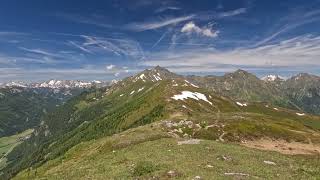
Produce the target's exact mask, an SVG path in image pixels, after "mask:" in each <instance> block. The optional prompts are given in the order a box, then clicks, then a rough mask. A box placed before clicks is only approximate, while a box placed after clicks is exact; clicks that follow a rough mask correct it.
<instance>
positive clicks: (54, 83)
mask: <svg viewBox="0 0 320 180" xmlns="http://www.w3.org/2000/svg"><path fill="white" fill-rule="evenodd" d="M106 85H108V83H107V82H102V81H97V80H94V81H80V80H54V79H52V80H49V81H44V82H39V83H29V84H28V83H23V82H9V83H4V84H2V85H1V86H0V87H21V88H50V89H62V88H64V89H72V88H90V87H92V86H98V87H103V86H106Z"/></svg>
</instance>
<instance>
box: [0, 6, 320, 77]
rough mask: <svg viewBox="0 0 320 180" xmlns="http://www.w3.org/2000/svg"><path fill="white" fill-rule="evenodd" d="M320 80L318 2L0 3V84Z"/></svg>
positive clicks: (319, 13) (319, 16)
mask: <svg viewBox="0 0 320 180" xmlns="http://www.w3.org/2000/svg"><path fill="white" fill-rule="evenodd" d="M157 65H160V66H162V67H165V68H168V69H169V70H171V71H173V72H176V73H179V74H197V75H208V74H215V75H219V74H224V73H226V72H232V71H235V70H237V69H244V70H247V71H249V72H252V73H255V74H256V75H258V76H264V75H267V74H279V75H281V76H284V77H289V76H292V75H294V74H297V73H300V72H306V73H312V74H316V75H320V1H319V0H308V1H306V0H268V1H264V0H237V1H235V0H188V1H186V0H108V1H105V0H104V1H103V0H95V1H85V0H77V1H71V0H51V1H43V0H28V1H21V0H2V1H1V5H0V82H7V81H43V80H48V79H79V80H112V79H120V78H123V77H126V76H129V75H132V74H134V73H137V72H139V71H142V70H144V69H146V68H151V67H153V66H157Z"/></svg>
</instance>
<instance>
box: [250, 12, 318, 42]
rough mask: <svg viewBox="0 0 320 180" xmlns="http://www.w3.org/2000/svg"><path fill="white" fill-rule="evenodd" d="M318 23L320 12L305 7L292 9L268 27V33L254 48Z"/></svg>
mask: <svg viewBox="0 0 320 180" xmlns="http://www.w3.org/2000/svg"><path fill="white" fill-rule="evenodd" d="M315 22H320V10H319V9H311V10H307V9H306V7H300V8H298V9H294V10H293V12H291V13H290V14H288V15H286V16H284V17H281V18H279V20H278V22H277V23H274V24H275V25H274V27H270V30H269V33H267V36H266V37H264V38H263V39H262V40H260V41H258V42H256V43H255V44H254V46H255V47H258V46H260V45H263V44H266V43H268V42H270V41H272V40H274V39H276V38H277V37H279V36H280V35H282V34H284V33H286V32H290V31H293V30H295V29H297V28H299V27H302V26H304V25H308V24H311V23H315Z"/></svg>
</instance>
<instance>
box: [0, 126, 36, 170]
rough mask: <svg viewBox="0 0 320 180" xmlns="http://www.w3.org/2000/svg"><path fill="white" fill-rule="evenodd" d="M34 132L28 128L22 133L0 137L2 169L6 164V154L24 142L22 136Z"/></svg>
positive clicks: (0, 167)
mask: <svg viewBox="0 0 320 180" xmlns="http://www.w3.org/2000/svg"><path fill="white" fill-rule="evenodd" d="M32 132H33V130H32V129H28V130H26V131H24V132H22V133H20V134H16V135H12V136H8V137H2V138H0V154H1V156H0V157H1V158H0V169H2V168H3V167H4V166H5V164H6V155H7V154H8V153H10V152H11V151H12V150H13V148H14V147H16V146H17V145H19V144H20V143H21V142H22V140H21V138H24V137H26V136H28V135H30V134H31V133H32Z"/></svg>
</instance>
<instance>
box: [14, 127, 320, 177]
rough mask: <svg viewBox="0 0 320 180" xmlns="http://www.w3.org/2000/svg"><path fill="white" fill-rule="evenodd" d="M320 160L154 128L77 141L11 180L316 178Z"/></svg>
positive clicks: (136, 129)
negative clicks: (176, 134) (185, 135)
mask: <svg viewBox="0 0 320 180" xmlns="http://www.w3.org/2000/svg"><path fill="white" fill-rule="evenodd" d="M319 165H320V156H319V153H317V152H315V153H313V154H312V155H285V154H281V153H279V152H273V151H263V150H258V149H253V148H249V147H244V146H241V145H238V144H233V143H223V142H218V141H213V140H197V139H188V138H186V139H182V138H178V137H176V138H175V137H172V136H169V135H168V133H167V132H165V131H164V129H163V128H161V126H159V125H158V124H151V125H147V126H143V127H138V128H135V129H131V130H128V131H125V132H123V133H120V134H116V135H114V136H111V137H104V138H101V139H98V140H93V141H89V142H85V143H81V144H79V145H77V146H75V147H74V148H72V149H71V150H69V151H68V152H67V153H66V154H65V155H64V156H62V157H59V158H57V159H55V160H51V161H49V162H47V163H45V164H44V165H42V166H40V167H38V168H33V169H31V168H29V169H27V170H24V171H23V172H21V173H20V174H18V175H17V176H16V177H15V179H106V178H107V179H149V178H154V179H171V178H172V179H212V178H214V179H317V178H319V177H320V166H319Z"/></svg>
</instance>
